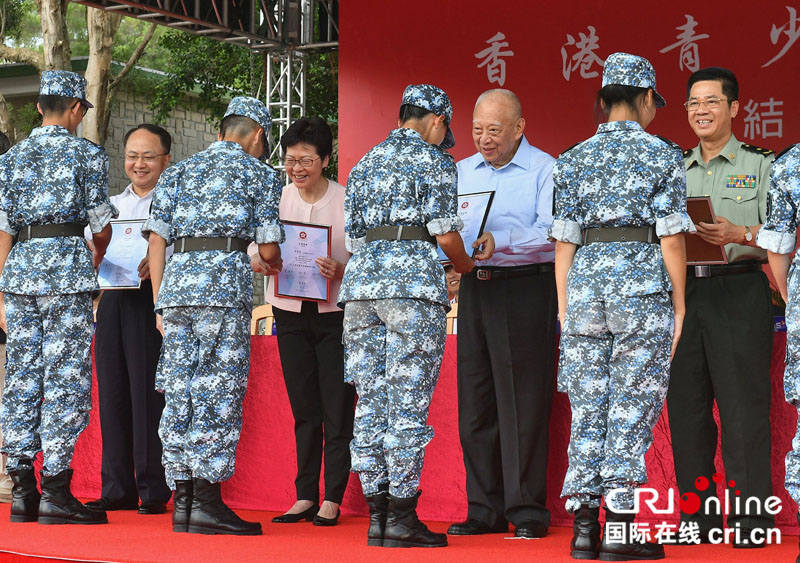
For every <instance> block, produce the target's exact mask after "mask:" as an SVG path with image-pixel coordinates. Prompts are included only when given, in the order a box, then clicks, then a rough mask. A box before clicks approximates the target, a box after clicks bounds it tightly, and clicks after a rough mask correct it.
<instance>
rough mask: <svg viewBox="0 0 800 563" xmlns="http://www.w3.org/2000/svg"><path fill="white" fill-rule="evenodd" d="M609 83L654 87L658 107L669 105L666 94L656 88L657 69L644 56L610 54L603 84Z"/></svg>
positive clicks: (604, 70)
mask: <svg viewBox="0 0 800 563" xmlns="http://www.w3.org/2000/svg"><path fill="white" fill-rule="evenodd" d="M609 84H619V85H622V86H638V87H639V88H652V89H653V96H654V97H655V100H656V107H657V108H663V107H664V106H665V105H667V101H666V100H665V99H664V96H662V95H661V94H659V93H658V90H656V71H655V70H654V69H653V65H651V64H650V61H648V60H647V59H645V58H644V57H637V56H636V55H630V54H628V53H614V54H612V55H609V56H608V58H607V59H606V62H605V68H604V69H603V86H608V85H609Z"/></svg>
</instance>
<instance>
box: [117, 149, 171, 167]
mask: <svg viewBox="0 0 800 563" xmlns="http://www.w3.org/2000/svg"><path fill="white" fill-rule="evenodd" d="M159 156H167V154H166V153H164V154H150V153H144V154H139V153H135V152H126V153H125V161H126V162H136V161H137V160H139V159H140V158H141V159H142V160H143V161H144V162H146V163H147V164H152V163H153V162H155V161H156V159H157V158H158V157H159Z"/></svg>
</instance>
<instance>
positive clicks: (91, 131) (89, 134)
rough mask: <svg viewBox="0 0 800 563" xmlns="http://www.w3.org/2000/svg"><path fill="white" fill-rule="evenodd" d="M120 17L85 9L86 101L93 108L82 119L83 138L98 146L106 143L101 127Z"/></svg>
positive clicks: (107, 107) (95, 9) (104, 115)
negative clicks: (87, 42)
mask: <svg viewBox="0 0 800 563" xmlns="http://www.w3.org/2000/svg"><path fill="white" fill-rule="evenodd" d="M121 20H122V16H121V15H120V14H115V13H112V12H106V11H105V10H98V9H97V8H86V25H87V29H88V31H89V63H88V65H87V66H86V75H85V76H86V98H87V99H88V100H89V101H90V102H91V103H92V104H94V109H93V110H89V112H88V113H87V114H86V117H84V118H83V136H84V137H85V138H87V139H89V140H90V141H93V142H95V143H98V144H102V143H103V142H105V138H104V137H105V135H104V132H105V131H104V129H105V127H104V125H105V122H106V113H107V112H108V111H109V109H110V108H109V104H108V85H109V82H110V78H111V74H110V73H111V50H112V47H113V46H114V35H115V34H116V33H117V28H119V23H120V21H121Z"/></svg>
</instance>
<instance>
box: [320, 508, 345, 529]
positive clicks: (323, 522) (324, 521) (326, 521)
mask: <svg viewBox="0 0 800 563" xmlns="http://www.w3.org/2000/svg"><path fill="white" fill-rule="evenodd" d="M341 514H342V511H341V510H339V509H338V508H337V509H336V516H334V517H333V518H325V517H324V516H320V515H319V514H315V515H314V520H313V523H314V525H315V526H335V525H336V524H338V523H339V516H341Z"/></svg>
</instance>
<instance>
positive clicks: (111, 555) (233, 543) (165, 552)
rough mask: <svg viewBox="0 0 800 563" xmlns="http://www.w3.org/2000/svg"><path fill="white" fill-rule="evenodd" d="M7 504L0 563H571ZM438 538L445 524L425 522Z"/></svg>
mask: <svg viewBox="0 0 800 563" xmlns="http://www.w3.org/2000/svg"><path fill="white" fill-rule="evenodd" d="M9 506H10V505H8V504H3V505H0V563H9V562H25V563H39V562H43V561H53V562H55V561H102V562H114V563H116V562H134V561H135V562H160V563H185V562H186V561H213V562H215V563H225V562H228V561H235V562H236V563H251V562H253V563H255V562H263V561H281V562H293V561H319V562H320V563H322V562H325V563H331V562H337V561H343V562H347V563H357V562H361V561H364V562H367V561H369V562H375V561H404V560H406V561H407V560H409V558H411V559H413V560H414V561H415V562H417V561H421V562H424V561H431V562H436V563H447V562H449V561H454V562H455V561H458V562H460V563H463V562H465V561H481V562H488V561H537V560H546V561H549V562H550V563H555V562H560V561H572V559H571V558H570V557H569V540H570V538H571V529H570V528H565V527H553V528H551V530H550V535H548V536H547V537H546V538H542V539H539V540H524V539H515V538H513V535H512V534H507V535H505V536H504V535H502V534H490V535H485V536H475V537H450V538H449V542H450V545H449V547H447V548H443V549H413V550H408V549H386V548H379V547H367V545H366V531H367V519H366V518H363V517H347V516H344V517H342V519H341V520H340V524H339V525H338V526H336V527H333V528H322V527H318V526H313V525H312V524H311V523H300V524H273V523H272V522H271V519H272V517H273V516H275V515H276V514H277V513H276V512H262V511H246V510H242V511H240V515H241V516H243V517H244V518H247V519H250V520H258V521H260V522H261V523H262V526H263V528H264V535H263V536H256V537H231V536H203V535H197V534H176V533H173V532H172V528H171V521H170V518H171V516H170V514H169V513H167V514H163V515H159V516H140V515H138V514H136V513H135V512H130V511H127V512H109V518H108V519H109V524H108V525H105V526H41V525H39V524H36V523H30V524H12V523H10V522H9V521H8V516H9ZM431 528H432V529H433V530H435V531H437V532H444V531H445V530H446V529H447V524H446V523H442V522H433V523H431ZM666 551H667V558H668V559H669V560H670V561H703V562H705V563H714V562H723V561H724V562H730V561H736V562H739V563H749V562H767V561H768V562H771V563H772V562H779V561H785V562H787V563H788V562H789V561H794V559H795V557H796V556H797V537H795V536H785V537H784V538H783V542H782V543H781V544H780V545H773V546H769V547H765V548H763V549H750V550H742V549H736V550H734V549H733V548H732V547H730V546H724V545H722V546H710V545H701V546H692V547H678V546H667V548H666Z"/></svg>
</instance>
